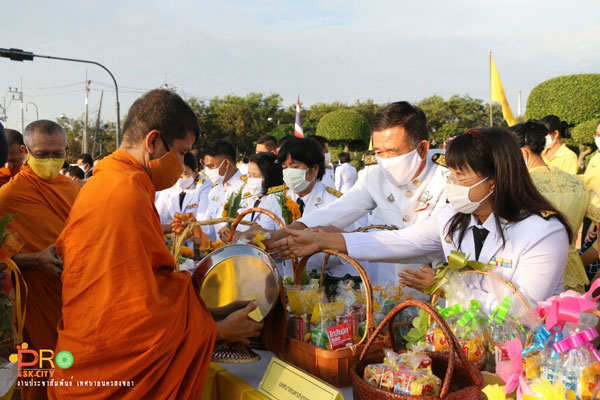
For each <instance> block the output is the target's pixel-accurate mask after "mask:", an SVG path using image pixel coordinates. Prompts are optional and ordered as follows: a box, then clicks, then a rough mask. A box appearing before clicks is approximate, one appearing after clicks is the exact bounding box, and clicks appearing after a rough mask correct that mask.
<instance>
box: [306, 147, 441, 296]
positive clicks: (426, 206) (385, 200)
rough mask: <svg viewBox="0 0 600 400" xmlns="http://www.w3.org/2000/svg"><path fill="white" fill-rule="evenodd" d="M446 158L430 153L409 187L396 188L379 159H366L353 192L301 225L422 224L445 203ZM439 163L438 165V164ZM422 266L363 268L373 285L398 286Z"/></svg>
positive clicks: (409, 290)
mask: <svg viewBox="0 0 600 400" xmlns="http://www.w3.org/2000/svg"><path fill="white" fill-rule="evenodd" d="M443 157H444V154H443V152H442V151H439V150H431V151H429V153H428V154H427V161H426V164H425V168H424V169H423V171H421V173H420V174H419V176H417V177H416V178H414V179H413V180H412V181H411V182H410V183H409V184H407V185H402V186H396V185H394V184H393V183H392V182H390V181H389V180H388V179H387V178H386V176H385V174H384V171H383V169H382V168H381V167H380V166H379V165H378V164H377V161H376V158H375V157H374V156H370V157H368V158H367V162H366V163H367V164H369V165H368V166H367V167H365V168H364V169H363V170H361V171H360V173H359V174H358V180H357V181H356V183H355V184H354V186H353V187H352V189H351V190H350V191H348V192H347V193H344V196H343V197H342V198H340V199H339V200H338V201H336V202H334V203H332V204H331V205H329V206H327V207H324V208H322V209H320V210H319V211H318V212H315V213H312V214H310V215H307V216H303V217H302V218H301V219H300V220H299V221H300V222H302V223H303V224H304V225H306V226H308V227H313V226H318V225H334V226H337V227H338V228H343V227H344V226H348V225H350V224H352V223H353V222H355V221H357V220H358V219H359V218H361V217H363V216H364V215H366V214H367V213H371V214H370V215H369V217H368V218H369V223H382V224H384V225H394V226H396V227H398V228H400V229H402V228H405V227H407V226H410V225H413V224H415V223H416V222H419V221H423V220H425V219H427V218H428V217H429V216H431V215H433V214H434V213H437V212H439V210H440V209H441V208H442V206H443V205H444V204H445V203H446V195H445V193H444V189H445V187H446V181H447V172H448V169H447V168H445V167H443V166H441V165H439V164H437V163H436V161H438V159H443ZM438 162H439V161H438ZM419 265H422V264H412V265H406V264H404V265H402V264H390V263H369V264H368V265H366V264H365V265H364V266H365V268H366V269H367V272H368V273H369V276H370V277H371V279H372V281H373V282H374V283H377V282H394V283H396V282H398V272H400V271H403V270H404V269H405V268H412V269H416V268H418V267H419ZM405 292H406V293H407V294H410V295H411V296H412V297H414V298H417V299H420V300H428V299H429V296H426V295H424V294H423V293H421V292H419V291H417V290H413V289H411V288H406V290H405Z"/></svg>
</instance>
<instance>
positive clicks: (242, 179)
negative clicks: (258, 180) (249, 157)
mask: <svg viewBox="0 0 600 400" xmlns="http://www.w3.org/2000/svg"><path fill="white" fill-rule="evenodd" d="M240 181H242V182H244V183H248V175H242V176H240Z"/></svg>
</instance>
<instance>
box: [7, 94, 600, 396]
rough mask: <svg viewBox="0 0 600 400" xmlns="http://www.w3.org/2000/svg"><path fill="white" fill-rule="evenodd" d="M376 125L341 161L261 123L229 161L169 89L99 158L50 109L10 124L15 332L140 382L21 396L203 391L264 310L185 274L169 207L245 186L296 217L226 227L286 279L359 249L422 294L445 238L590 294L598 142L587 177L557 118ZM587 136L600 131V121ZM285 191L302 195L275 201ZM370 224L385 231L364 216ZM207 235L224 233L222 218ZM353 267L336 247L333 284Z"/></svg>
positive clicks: (145, 103)
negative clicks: (296, 260)
mask: <svg viewBox="0 0 600 400" xmlns="http://www.w3.org/2000/svg"><path fill="white" fill-rule="evenodd" d="M371 129H372V153H370V154H369V155H367V156H366V157H364V159H363V160H364V167H363V168H362V169H360V171H357V169H356V168H355V167H354V166H353V165H352V164H351V163H350V161H351V157H350V154H349V153H348V152H341V153H339V155H338V156H337V160H335V161H336V162H335V163H332V157H331V153H330V151H329V150H330V149H329V144H328V142H327V140H326V139H325V138H323V137H320V136H309V137H306V138H299V137H294V136H287V137H283V138H281V139H280V140H277V139H276V138H274V137H273V136H268V135H266V136H263V137H261V138H260V139H259V140H257V142H256V148H255V150H256V152H255V154H252V155H250V156H249V157H248V158H247V160H244V161H245V162H238V158H239V157H238V156H239V155H238V154H237V153H236V149H235V147H234V146H233V145H232V144H231V143H228V142H227V141H222V140H221V141H217V142H214V143H203V142H202V141H198V138H199V136H200V127H199V125H198V120H197V117H196V116H195V115H194V113H193V111H192V110H191V109H190V107H189V106H188V105H187V104H186V102H185V101H183V100H182V99H181V98H180V97H178V96H177V95H176V94H174V93H173V92H171V91H168V90H161V89H157V90H153V91H151V92H148V93H146V94H145V95H143V96H142V97H140V98H139V99H138V100H137V101H136V102H135V103H134V104H133V105H132V106H131V108H130V110H129V112H128V114H127V119H126V121H125V124H124V128H123V141H122V143H121V146H120V147H119V149H118V150H116V151H115V152H113V153H112V154H106V155H103V156H102V157H99V158H98V159H96V160H94V159H92V157H91V156H90V155H89V154H82V155H81V156H80V157H79V158H78V159H77V160H75V164H70V163H68V162H66V161H65V158H66V150H67V149H66V134H65V131H64V129H63V128H62V127H61V126H60V125H58V124H57V123H56V122H52V121H48V120H39V121H35V122H32V123H31V124H29V125H28V126H27V127H26V128H25V130H24V132H23V133H22V134H21V133H20V132H17V131H15V130H11V129H6V130H5V136H6V140H7V143H6V144H7V147H6V148H7V152H6V153H7V154H6V157H5V159H6V162H5V166H4V168H2V169H0V211H1V214H2V215H4V214H11V215H12V216H13V218H12V220H11V221H10V223H9V227H10V228H11V229H13V230H14V231H15V232H17V233H18V234H19V235H20V236H21V237H22V238H23V241H24V247H23V249H22V250H21V252H20V253H19V254H17V255H15V256H14V257H13V260H14V262H15V263H16V264H17V266H18V267H19V269H20V270H21V273H22V275H23V279H24V281H25V282H26V284H27V287H28V295H27V299H26V305H27V316H26V320H25V328H24V340H25V341H26V342H27V343H28V344H29V346H30V347H31V348H38V349H56V352H59V351H61V350H68V351H70V352H71V353H72V354H73V355H74V357H76V359H77V362H76V363H74V364H73V366H72V367H71V368H69V369H68V370H62V369H57V370H56V371H55V374H54V379H58V380H60V379H67V380H68V379H70V377H75V378H76V379H78V380H99V379H101V380H109V381H110V380H133V381H135V390H134V391H131V390H130V389H128V388H122V387H102V388H98V387H86V386H71V387H50V388H46V387H45V386H40V387H29V388H25V389H24V392H23V393H24V396H25V398H36V397H35V396H40V397H42V398H43V397H44V396H45V395H46V394H47V395H48V396H49V397H50V398H66V397H81V396H85V397H86V398H96V397H98V398H100V397H106V396H107V395H118V396H122V397H127V396H132V397H133V398H143V397H144V396H145V395H147V394H149V393H152V396H153V397H155V398H197V397H198V396H199V394H200V393H201V392H202V387H203V384H204V380H205V378H206V375H207V372H208V366H209V361H210V359H211V353H212V349H213V346H214V343H215V340H217V339H222V340H229V341H234V342H235V341H239V342H244V343H247V342H248V340H249V338H252V337H256V336H258V335H259V333H260V331H261V329H262V324H261V323H257V322H254V321H252V320H250V319H248V314H249V313H250V312H252V311H253V310H254V308H255V307H256V304H255V302H247V304H244V307H242V308H240V309H237V311H232V310H230V309H208V308H207V307H206V306H205V305H204V303H203V302H202V300H201V299H200V298H199V297H198V295H197V290H196V288H195V287H194V285H193V282H192V279H191V276H190V274H189V273H188V272H186V271H180V272H175V265H174V260H173V256H172V255H171V253H170V252H169V250H168V248H167V246H166V244H165V234H169V233H171V221H172V220H173V218H174V217H175V214H176V213H180V214H184V213H192V214H193V215H194V216H195V218H196V219H197V220H199V221H200V220H214V219H219V218H221V217H222V216H223V213H224V210H225V208H226V203H227V202H228V199H230V196H232V195H235V194H239V195H241V201H240V209H239V210H238V212H242V211H244V210H245V209H251V208H261V209H266V210H269V211H271V212H272V213H273V214H275V215H276V216H278V217H279V218H283V214H284V212H285V211H286V210H284V208H286V209H287V211H288V212H290V213H291V214H292V215H293V221H290V224H288V226H287V227H286V228H284V229H279V226H278V225H277V224H276V223H275V222H274V221H273V220H272V219H270V218H269V217H268V216H267V215H265V214H262V213H260V212H254V213H251V214H248V215H247V216H246V217H245V219H246V220H248V221H250V222H254V223H255V224H256V225H258V227H252V228H248V227H244V226H242V225H240V227H239V230H240V232H239V233H238V234H237V235H236V236H235V237H236V238H237V237H240V236H244V235H245V234H248V233H253V232H255V231H257V230H260V231H261V232H262V233H265V234H266V236H267V239H266V241H265V244H266V246H267V251H269V252H270V253H271V255H272V256H273V257H274V258H275V259H276V260H277V261H278V266H279V267H280V268H281V273H282V275H284V276H288V275H291V274H292V271H291V270H290V268H291V267H290V265H289V263H287V262H286V261H285V260H287V259H289V258H293V257H302V256H305V255H309V254H312V253H314V252H318V251H320V250H323V249H334V250H338V251H340V252H343V253H346V254H348V255H350V256H351V257H353V258H355V259H356V260H358V261H360V262H361V264H362V265H363V266H364V267H365V269H366V271H367V272H368V274H369V277H370V279H371V280H372V281H373V282H375V283H378V282H394V283H398V282H400V283H402V284H404V285H406V287H407V293H408V294H410V295H411V296H412V297H414V298H418V299H423V300H429V296H428V295H426V294H425V293H424V292H425V290H426V288H427V287H429V286H430V285H432V284H433V278H434V274H435V267H436V265H437V263H438V262H440V261H444V260H446V259H447V257H448V255H449V254H450V252H451V251H453V250H457V251H461V252H463V253H465V254H468V255H469V256H470V258H471V259H473V260H477V261H480V262H482V263H484V264H490V265H495V266H496V267H495V269H496V270H497V271H498V272H499V273H500V274H501V275H502V276H503V277H504V278H505V279H506V280H508V281H511V282H512V283H513V284H514V285H515V287H516V288H517V289H519V290H520V291H521V292H522V293H523V294H524V295H525V296H527V297H528V298H530V299H531V300H534V301H536V300H545V299H546V298H548V297H550V296H552V295H557V294H559V293H561V292H563V291H564V290H565V289H573V290H576V291H579V292H582V293H583V292H584V291H585V290H586V288H587V287H589V285H590V282H591V281H592V280H594V279H598V278H599V277H600V272H599V270H598V249H597V244H596V236H597V233H596V223H597V222H598V220H599V219H600V202H599V200H598V196H597V191H600V168H599V167H598V166H599V165H600V152H597V153H596V154H595V155H594V156H593V157H592V159H591V160H590V162H589V165H588V167H587V169H586V170H585V173H584V174H582V175H577V171H578V164H577V162H578V160H577V156H576V154H575V153H573V152H572V151H571V150H569V148H568V147H567V146H566V145H565V144H563V143H562V141H561V138H564V137H565V135H566V134H567V131H566V124H565V123H564V122H563V121H560V119H558V117H556V116H553V115H550V116H547V117H545V118H543V119H542V120H540V121H537V120H529V121H527V122H524V123H520V124H518V125H515V126H513V127H510V128H509V129H502V128H474V129H470V130H468V131H466V132H465V133H459V134H457V135H456V136H455V137H453V138H451V139H450V140H448V143H447V146H446V151H442V150H439V149H432V148H431V146H430V140H429V134H428V129H427V119H426V115H425V114H424V113H423V111H422V110H420V109H419V108H418V107H415V106H413V105H411V104H410V103H408V102H404V101H400V102H394V103H391V104H389V105H387V106H384V107H382V108H381V109H380V110H379V111H378V113H377V114H376V116H375V118H374V119H373V121H372V124H371ZM590 134H592V133H591V132H590ZM594 136H595V139H596V142H597V143H598V144H600V126H599V127H598V128H597V130H596V132H595V133H594ZM71 161H73V160H71ZM282 194H283V198H288V199H289V200H290V201H291V203H292V204H289V205H287V206H286V205H285V204H282V202H281V198H282ZM371 225H387V226H393V227H394V230H374V231H369V232H353V231H355V230H357V229H358V228H361V227H367V226H371ZM247 229H249V231H248V232H244V230H247ZM203 232H204V234H205V235H206V236H207V237H208V238H210V240H211V241H218V240H222V241H226V240H227V238H228V237H229V236H230V227H229V225H228V224H226V223H219V224H215V225H206V226H204V227H203ZM190 246H193V244H192V243H191V244H190ZM311 262H313V261H311ZM314 262H315V265H317V264H318V265H320V264H321V261H320V260H315V261H314ZM309 265H310V264H309ZM309 268H310V266H309ZM355 275H357V274H356V272H355V271H354V270H353V269H352V268H350V267H349V266H348V265H346V264H345V263H344V262H341V261H332V262H331V263H330V264H329V265H328V267H327V270H326V273H325V277H326V285H332V286H335V284H336V282H337V281H339V280H340V279H355V280H357V277H356V276H355ZM469 290H470V291H472V294H473V296H474V297H476V298H478V299H479V300H480V302H481V304H482V305H484V307H486V308H488V309H492V308H493V307H494V306H495V305H496V299H495V297H494V296H493V295H491V292H492V291H491V289H490V287H489V286H488V284H487V282H486V281H485V280H484V279H473V280H471V281H470V283H469ZM46 391H47V392H46ZM27 396H31V397H27Z"/></svg>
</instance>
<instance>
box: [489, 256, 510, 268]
mask: <svg viewBox="0 0 600 400" xmlns="http://www.w3.org/2000/svg"><path fill="white" fill-rule="evenodd" d="M488 264H490V265H493V266H494V267H502V268H512V260H510V259H508V258H500V257H492V258H490V262H489V263H488Z"/></svg>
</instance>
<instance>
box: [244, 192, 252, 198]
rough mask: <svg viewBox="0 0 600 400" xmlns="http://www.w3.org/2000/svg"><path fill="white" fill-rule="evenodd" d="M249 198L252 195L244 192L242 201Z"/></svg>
mask: <svg viewBox="0 0 600 400" xmlns="http://www.w3.org/2000/svg"><path fill="white" fill-rule="evenodd" d="M250 197H252V194H250V192H246V193H244V195H243V196H242V199H249V198H250Z"/></svg>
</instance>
